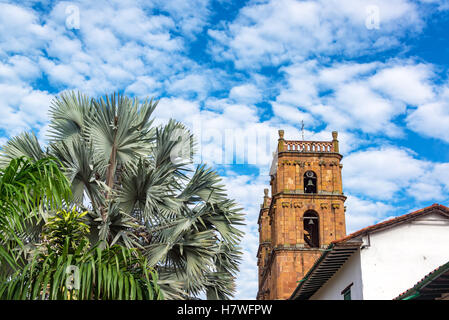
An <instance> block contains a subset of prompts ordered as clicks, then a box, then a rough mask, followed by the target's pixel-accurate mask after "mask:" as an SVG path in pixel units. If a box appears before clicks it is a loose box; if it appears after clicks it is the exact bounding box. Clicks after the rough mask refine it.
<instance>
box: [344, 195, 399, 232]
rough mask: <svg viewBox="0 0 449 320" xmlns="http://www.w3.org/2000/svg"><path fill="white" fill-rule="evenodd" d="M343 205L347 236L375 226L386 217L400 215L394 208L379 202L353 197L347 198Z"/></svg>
mask: <svg viewBox="0 0 449 320" xmlns="http://www.w3.org/2000/svg"><path fill="white" fill-rule="evenodd" d="M345 205H346V207H347V211H346V214H345V215H346V233H347V234H349V233H352V232H355V231H357V230H360V229H362V228H365V227H367V226H370V225H373V224H376V223H378V222H379V221H380V220H382V219H384V218H385V217H386V216H387V215H398V214H400V212H399V210H398V208H397V207H395V206H392V205H390V204H387V203H384V202H381V201H370V200H363V199H360V198H358V197H355V196H348V199H347V200H346V202H345Z"/></svg>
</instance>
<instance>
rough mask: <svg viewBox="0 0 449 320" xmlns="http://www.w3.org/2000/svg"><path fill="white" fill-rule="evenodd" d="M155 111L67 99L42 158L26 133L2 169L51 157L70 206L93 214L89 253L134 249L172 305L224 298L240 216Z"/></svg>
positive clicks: (127, 103)
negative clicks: (67, 187)
mask: <svg viewBox="0 0 449 320" xmlns="http://www.w3.org/2000/svg"><path fill="white" fill-rule="evenodd" d="M156 105H157V103H155V102H153V100H150V101H148V100H146V101H144V102H143V103H139V101H138V100H137V99H130V98H128V97H126V96H122V95H111V96H110V97H108V96H106V97H105V98H104V99H103V98H100V99H97V100H95V99H90V98H88V97H87V96H85V95H82V94H80V93H78V94H76V93H74V92H70V93H64V94H61V95H60V97H57V98H56V99H55V100H54V101H53V103H52V107H51V110H50V135H49V138H50V142H49V144H48V146H47V148H46V150H43V149H42V147H41V146H40V145H39V142H38V140H37V138H36V137H35V136H34V135H33V134H28V133H24V134H22V135H20V136H18V137H15V138H13V139H11V140H10V141H8V143H7V144H6V145H5V146H4V147H3V153H2V156H1V158H0V165H2V164H5V163H7V162H8V161H10V159H13V158H16V157H20V156H27V157H29V158H31V159H34V160H36V161H38V160H39V159H42V158H44V157H46V156H52V157H55V158H56V159H58V160H59V161H61V163H62V164H63V168H65V169H64V173H65V175H66V177H67V178H68V180H69V181H70V183H71V190H72V193H73V201H72V202H73V203H72V204H73V205H76V206H77V207H79V208H82V209H83V210H85V211H87V212H88V213H87V215H86V217H87V218H88V225H89V226H90V233H89V235H88V237H89V239H90V242H91V244H96V243H99V242H100V243H104V244H107V245H108V246H113V245H114V244H120V245H123V246H126V247H127V248H134V249H136V250H138V251H139V253H141V254H142V255H143V256H144V257H145V258H146V261H147V262H148V266H149V267H153V268H155V270H157V273H158V275H159V279H158V284H159V285H160V287H161V291H162V294H163V295H164V297H165V298H167V299H188V298H194V297H198V296H199V295H200V294H202V293H205V294H206V296H207V298H209V299H228V298H230V297H232V296H233V294H234V292H235V283H234V280H235V276H236V273H237V272H238V265H239V262H240V259H241V252H240V248H239V243H240V240H241V237H242V235H243V233H242V232H241V231H240V230H239V229H238V226H239V225H242V224H243V220H244V218H243V214H241V213H240V211H241V210H240V209H239V208H237V206H236V203H235V202H234V201H233V200H231V199H229V198H228V197H227V195H226V191H225V188H224V186H223V185H222V184H221V179H220V177H219V176H218V175H217V174H216V173H215V172H214V171H213V170H211V169H210V168H208V167H206V166H205V165H198V166H196V167H194V166H193V165H192V161H191V160H192V158H193V151H189V152H188V154H187V157H186V156H185V155H186V153H185V150H194V147H195V143H194V142H193V136H192V134H191V133H190V132H189V131H188V130H187V129H186V128H185V127H184V126H183V125H182V124H181V123H179V122H176V121H174V120H170V121H169V122H168V123H167V124H166V125H164V126H158V127H155V126H153V120H151V115H152V113H153V111H154V109H155V108H156ZM185 137H187V139H186V138H185ZM179 155H181V156H182V157H179Z"/></svg>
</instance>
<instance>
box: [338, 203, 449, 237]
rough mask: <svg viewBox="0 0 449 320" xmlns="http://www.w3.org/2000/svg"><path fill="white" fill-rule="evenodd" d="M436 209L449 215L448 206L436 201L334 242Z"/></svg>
mask: <svg viewBox="0 0 449 320" xmlns="http://www.w3.org/2000/svg"><path fill="white" fill-rule="evenodd" d="M435 209H440V210H441V211H443V212H445V213H446V214H447V215H448V216H449V208H448V207H446V206H443V205H441V204H438V203H434V204H432V205H431V206H428V207H425V208H423V209H419V210H416V211H413V212H410V213H407V214H404V215H402V216H399V217H396V218H393V219H389V220H387V221H383V222H379V223H377V224H375V225H372V226H369V227H366V228H363V229H360V230H358V231H356V232H353V233H351V234H349V235H347V236H346V237H344V238H341V239H338V240H335V241H332V243H334V244H335V243H340V242H344V241H348V240H351V239H353V238H356V237H358V236H360V235H363V234H366V233H368V232H372V231H375V230H378V229H382V228H385V227H388V226H390V225H394V224H397V223H400V222H403V221H406V220H409V219H412V218H416V217H417V216H420V215H424V214H428V213H431V212H433V211H434V210H435Z"/></svg>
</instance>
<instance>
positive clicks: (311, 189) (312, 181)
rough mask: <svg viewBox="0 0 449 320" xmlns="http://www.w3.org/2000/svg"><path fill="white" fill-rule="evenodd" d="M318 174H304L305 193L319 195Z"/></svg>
mask: <svg viewBox="0 0 449 320" xmlns="http://www.w3.org/2000/svg"><path fill="white" fill-rule="evenodd" d="M316 185H317V179H316V173H315V172H313V171H311V170H309V171H306V173H304V193H317V187H316Z"/></svg>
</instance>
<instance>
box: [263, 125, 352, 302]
mask: <svg viewBox="0 0 449 320" xmlns="http://www.w3.org/2000/svg"><path fill="white" fill-rule="evenodd" d="M332 137H333V139H332V141H290V140H284V131H283V130H279V140H278V147H277V151H276V153H275V154H274V158H273V163H272V166H271V170H270V177H271V182H270V185H271V198H270V197H269V195H268V193H269V190H268V189H265V191H264V192H265V196H264V200H263V204H262V205H261V209H260V214H259V221H258V224H259V250H258V252H257V258H258V262H257V265H258V268H259V291H258V293H257V299H261V300H263V299H288V298H289V297H290V296H291V294H292V293H293V291H294V290H295V288H296V287H297V285H298V281H299V280H301V279H302V278H303V277H304V275H305V274H306V273H307V271H308V270H309V269H310V268H311V267H312V266H313V264H314V263H315V261H316V260H317V259H318V257H320V256H321V254H322V252H323V250H324V249H325V248H326V247H327V246H328V245H329V244H330V243H331V242H332V241H333V240H337V239H339V238H342V237H344V236H345V235H346V226H345V207H344V202H345V200H346V196H345V195H344V194H343V187H342V179H341V168H342V165H341V164H340V160H341V159H342V155H341V154H340V153H339V147H338V140H337V132H336V131H334V132H332Z"/></svg>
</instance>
